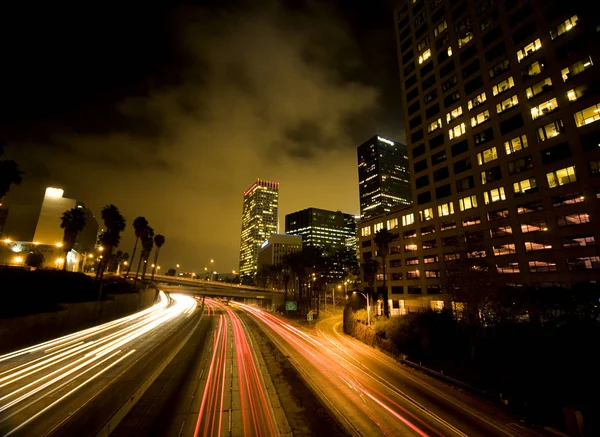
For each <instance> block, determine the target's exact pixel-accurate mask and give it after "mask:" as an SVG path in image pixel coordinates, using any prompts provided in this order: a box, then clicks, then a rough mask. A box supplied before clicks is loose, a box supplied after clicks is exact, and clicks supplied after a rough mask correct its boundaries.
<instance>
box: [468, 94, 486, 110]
mask: <svg viewBox="0 0 600 437" xmlns="http://www.w3.org/2000/svg"><path fill="white" fill-rule="evenodd" d="M485 101H486V97H485V93H481V94H479V95H478V96H475V97H473V98H472V99H471V100H469V102H468V103H467V107H468V108H469V111H470V110H471V109H473V108H476V107H478V106H479V105H481V104H482V103H483V102H485Z"/></svg>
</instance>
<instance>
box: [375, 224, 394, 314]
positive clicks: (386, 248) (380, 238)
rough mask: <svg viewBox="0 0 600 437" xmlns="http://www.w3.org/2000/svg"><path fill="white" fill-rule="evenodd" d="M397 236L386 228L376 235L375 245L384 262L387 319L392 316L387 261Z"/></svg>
mask: <svg viewBox="0 0 600 437" xmlns="http://www.w3.org/2000/svg"><path fill="white" fill-rule="evenodd" d="M394 238H395V236H394V234H392V233H391V232H390V231H388V230H387V229H386V228H383V229H380V230H379V231H377V233H376V234H375V238H374V240H375V244H376V245H377V252H378V255H379V257H380V258H381V261H382V267H383V284H382V286H383V293H382V295H383V314H384V315H385V316H386V317H389V316H390V305H389V301H388V287H387V278H386V261H387V257H388V255H389V253H390V243H391V242H392V241H393V240H394Z"/></svg>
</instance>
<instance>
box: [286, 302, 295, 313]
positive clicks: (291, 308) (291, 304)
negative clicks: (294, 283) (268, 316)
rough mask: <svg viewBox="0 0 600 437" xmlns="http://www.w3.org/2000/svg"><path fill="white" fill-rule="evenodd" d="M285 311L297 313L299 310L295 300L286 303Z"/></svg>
mask: <svg viewBox="0 0 600 437" xmlns="http://www.w3.org/2000/svg"><path fill="white" fill-rule="evenodd" d="M285 309H286V310H287V311H296V310H297V309H298V303H297V302H296V301H294V300H289V301H287V302H286V303H285Z"/></svg>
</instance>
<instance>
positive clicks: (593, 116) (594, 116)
mask: <svg viewBox="0 0 600 437" xmlns="http://www.w3.org/2000/svg"><path fill="white" fill-rule="evenodd" d="M573 116H574V117H575V124H576V125H577V127H581V126H585V125H586V124H590V123H593V122H595V121H598V120H600V103H598V104H596V105H594V106H590V107H589V108H585V109H584V110H583V111H579V112H576V113H575V114H573Z"/></svg>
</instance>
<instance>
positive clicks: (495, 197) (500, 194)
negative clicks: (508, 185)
mask: <svg viewBox="0 0 600 437" xmlns="http://www.w3.org/2000/svg"><path fill="white" fill-rule="evenodd" d="M483 200H484V201H485V204H486V205H489V204H490V203H495V202H500V201H501V200H506V194H505V193H504V187H498V188H494V189H493V190H490V191H484V193H483Z"/></svg>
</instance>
